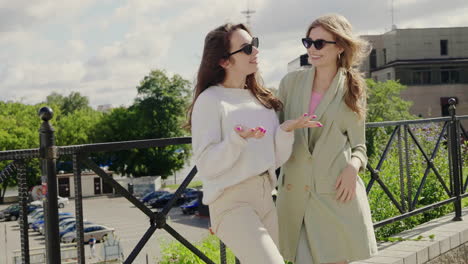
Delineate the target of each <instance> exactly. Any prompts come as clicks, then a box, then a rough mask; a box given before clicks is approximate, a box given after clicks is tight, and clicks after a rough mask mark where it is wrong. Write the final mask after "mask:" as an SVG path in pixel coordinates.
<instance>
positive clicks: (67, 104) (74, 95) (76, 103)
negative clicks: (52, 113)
mask: <svg viewBox="0 0 468 264" xmlns="http://www.w3.org/2000/svg"><path fill="white" fill-rule="evenodd" d="M45 103H46V104H47V105H49V106H51V107H53V106H58V107H59V108H60V110H61V111H62V112H63V114H64V115H68V114H71V113H73V112H75V111H79V110H83V109H91V107H90V106H89V99H88V97H87V96H82V95H81V94H80V93H79V92H71V93H70V94H69V95H68V96H63V95H61V94H59V93H57V92H52V93H51V94H50V95H48V96H47V97H46V102H45ZM54 110H55V109H54Z"/></svg>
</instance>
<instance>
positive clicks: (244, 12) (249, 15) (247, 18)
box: [241, 0, 255, 27]
mask: <svg viewBox="0 0 468 264" xmlns="http://www.w3.org/2000/svg"><path fill="white" fill-rule="evenodd" d="M241 13H242V14H244V15H245V18H246V24H247V26H248V27H250V18H251V17H252V14H254V13H255V10H252V9H250V8H249V1H248V0H247V9H246V10H244V11H241Z"/></svg>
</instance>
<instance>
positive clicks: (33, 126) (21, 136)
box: [0, 101, 41, 203]
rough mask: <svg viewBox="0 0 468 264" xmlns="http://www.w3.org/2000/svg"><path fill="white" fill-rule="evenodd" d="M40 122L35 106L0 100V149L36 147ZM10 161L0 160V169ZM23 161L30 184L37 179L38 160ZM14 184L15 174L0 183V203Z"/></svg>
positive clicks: (15, 183)
mask: <svg viewBox="0 0 468 264" xmlns="http://www.w3.org/2000/svg"><path fill="white" fill-rule="evenodd" d="M40 123H41V121H40V119H39V117H38V115H37V108H36V107H35V106H31V105H24V104H22V103H18V102H8V103H6V102H1V101H0V151H5V150H18V149H30V148H37V147H38V145H39V134H38V129H39V126H40ZM10 162H12V161H0V171H1V170H3V169H4V168H5V167H6V166H7V165H8V164H9V163H10ZM25 163H26V168H27V170H26V173H27V180H28V184H29V186H32V185H34V184H36V183H37V180H38V175H39V162H38V160H37V159H34V160H25ZM16 185H17V178H16V175H12V177H9V178H7V179H6V180H5V181H4V182H2V183H1V184H0V203H1V202H3V197H4V196H5V193H6V189H7V188H8V187H13V186H16Z"/></svg>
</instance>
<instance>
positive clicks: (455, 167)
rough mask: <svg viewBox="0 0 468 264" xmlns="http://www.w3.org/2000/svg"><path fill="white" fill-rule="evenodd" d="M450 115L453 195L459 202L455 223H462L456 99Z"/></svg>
mask: <svg viewBox="0 0 468 264" xmlns="http://www.w3.org/2000/svg"><path fill="white" fill-rule="evenodd" d="M449 104H450V107H449V113H450V116H451V117H452V119H451V120H450V126H449V131H450V133H449V146H450V154H451V156H452V158H451V160H450V161H451V162H450V167H452V173H453V177H452V179H453V195H454V196H455V197H457V200H456V201H455V202H454V206H455V217H454V218H453V221H462V217H461V215H462V206H461V202H462V201H461V188H462V187H461V175H460V156H459V155H458V154H459V148H460V135H459V134H458V120H457V117H456V111H455V110H456V107H455V104H456V100H455V98H450V99H449Z"/></svg>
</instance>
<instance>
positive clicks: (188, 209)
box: [180, 199, 200, 214]
mask: <svg viewBox="0 0 468 264" xmlns="http://www.w3.org/2000/svg"><path fill="white" fill-rule="evenodd" d="M199 204H200V202H199V200H198V199H193V200H191V201H189V202H186V203H184V204H183V205H181V206H180V209H182V213H183V214H194V213H195V212H196V211H198V205H199Z"/></svg>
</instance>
